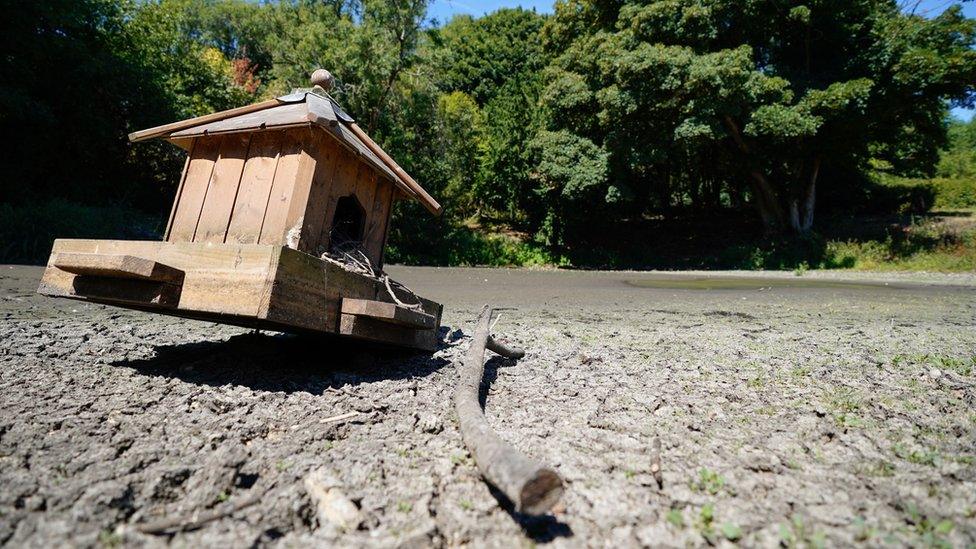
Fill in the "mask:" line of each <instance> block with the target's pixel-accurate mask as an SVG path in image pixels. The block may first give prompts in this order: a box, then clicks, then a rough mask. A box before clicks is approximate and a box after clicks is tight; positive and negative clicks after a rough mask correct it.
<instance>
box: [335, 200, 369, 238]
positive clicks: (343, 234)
mask: <svg viewBox="0 0 976 549" xmlns="http://www.w3.org/2000/svg"><path fill="white" fill-rule="evenodd" d="M365 222H366V210H365V209H364V208H363V206H362V204H360V203H359V200H357V199H356V197H355V196H354V195H349V196H343V197H342V198H340V199H339V200H338V201H337V202H336V209H335V215H334V216H333V217H332V231H331V233H330V234H331V238H330V239H329V242H330V246H329V247H330V248H332V249H333V250H337V249H348V247H349V246H359V245H360V244H362V241H363V229H364V228H365V224H366V223H365Z"/></svg>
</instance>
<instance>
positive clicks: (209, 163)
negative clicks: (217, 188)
mask: <svg viewBox="0 0 976 549" xmlns="http://www.w3.org/2000/svg"><path fill="white" fill-rule="evenodd" d="M220 141H221V138H219V137H208V138H200V139H199V140H197V143H196V145H195V146H194V148H193V154H192V155H191V157H190V163H189V165H187V169H186V177H184V178H183V181H184V183H183V191H182V192H181V193H180V199H179V200H180V202H179V204H177V206H176V213H175V214H174V215H173V224H172V226H171V228H170V232H169V238H168V240H169V241H170V242H192V241H193V234H194V233H195V232H196V230H197V221H199V220H200V210H201V209H202V208H203V199H204V198H205V197H206V196H207V186H208V185H209V184H210V176H211V175H213V170H214V166H215V165H216V164H217V154H218V153H219V152H220Z"/></svg>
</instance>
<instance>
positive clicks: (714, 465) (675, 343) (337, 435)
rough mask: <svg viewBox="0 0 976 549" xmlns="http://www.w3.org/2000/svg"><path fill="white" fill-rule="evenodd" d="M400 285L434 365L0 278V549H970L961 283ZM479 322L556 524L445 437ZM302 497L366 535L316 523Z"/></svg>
mask: <svg viewBox="0 0 976 549" xmlns="http://www.w3.org/2000/svg"><path fill="white" fill-rule="evenodd" d="M391 270H392V274H393V275H394V277H395V278H398V279H400V280H403V281H404V282H406V283H407V285H408V286H412V287H414V288H415V289H416V290H418V292H420V293H422V294H424V295H426V296H429V297H431V298H433V299H435V300H438V301H440V302H443V303H445V304H446V307H445V314H444V324H445V328H444V329H443V330H442V334H441V335H442V338H443V344H442V345H441V346H440V348H439V350H438V351H437V352H436V353H435V354H434V355H432V356H417V355H413V356H409V355H408V356H403V355H396V354H389V353H379V354H378V353H372V352H369V351H366V350H362V349H356V348H341V349H336V348H335V347H334V345H332V344H323V343H322V342H318V341H306V340H302V339H298V338H293V337H283V336H279V335H274V334H267V333H251V332H249V331H247V330H244V329H239V328H233V327H226V326H216V325H213V324H208V323H201V322H194V321H187V320H180V319H172V318H166V317H161V316H151V315H146V314H142V313H137V312H131V311H124V310H120V309H113V308H108V307H102V306H96V305H89V304H84V303H77V302H70V301H56V300H51V299H47V298H43V297H40V296H37V295H35V294H34V293H33V292H34V289H35V288H36V283H37V278H38V277H39V275H40V270H39V269H38V268H31V267H0V544H9V545H15V546H38V547H42V546H44V547H46V546H53V545H64V544H68V545H78V546H97V545H103V546H115V545H135V546H143V545H145V546H162V545H166V544H168V543H173V544H176V545H179V546H199V545H201V544H205V545H222V546H227V545H233V546H248V545H283V546H307V545H309V544H317V545H330V544H335V545H341V546H350V545H354V546H360V545H366V546H397V545H417V546H428V545H434V546H442V545H447V546H454V545H463V544H468V543H470V544H473V545H476V546H499V547H501V546H504V547H510V546H513V545H516V546H517V545H531V544H540V543H550V544H552V545H554V546H587V545H600V546H611V545H612V546H639V545H655V546H660V545H663V546H688V545H692V546H700V545H705V544H716V545H728V544H735V543H739V544H743V545H749V546H756V545H759V546H777V545H781V544H782V545H787V546H792V545H804V544H812V545H818V544H820V545H829V546H836V545H849V544H852V543H864V544H867V545H880V544H894V545H929V546H943V545H944V546H956V547H963V546H968V545H971V544H974V543H976V329H974V321H976V281H974V280H973V278H974V277H972V276H957V277H950V276H938V275H921V276H918V275H891V276H889V277H888V278H887V279H884V280H882V279H878V278H876V277H873V276H870V275H868V276H859V277H856V278H857V279H856V280H855V281H854V282H855V283H853V284H851V283H847V282H845V281H844V279H848V278H852V277H853V276H854V275H847V274H841V275H837V274H825V273H807V274H806V275H805V276H803V277H794V276H792V275H791V274H780V275H761V276H758V277H757V276H755V275H735V276H731V277H729V276H724V277H723V276H719V277H717V278H716V275H706V274H702V273H697V274H648V273H599V272H554V271H518V270H491V269H421V268H394V269H391ZM485 302H491V303H492V304H493V305H495V306H497V307H517V308H518V310H517V311H504V312H503V313H502V315H501V319H500V320H499V321H498V323H497V325H496V326H495V333H496V334H497V335H499V336H501V337H502V338H503V339H508V340H509V341H511V342H514V343H517V344H519V345H521V346H523V347H525V348H526V350H527V351H528V354H527V356H526V357H525V358H524V359H522V360H520V361H518V362H511V361H507V360H502V359H498V358H495V359H492V360H490V361H489V363H488V365H487V374H488V375H487V381H488V382H489V386H488V389H487V395H486V397H487V398H486V402H487V405H486V413H487V416H488V419H489V421H490V422H491V423H492V425H493V426H494V427H495V429H496V430H498V431H499V432H500V433H501V434H502V436H504V437H505V438H506V439H507V440H509V441H510V442H512V443H513V444H514V445H515V446H516V447H518V448H519V449H521V450H523V451H525V452H526V453H527V454H529V455H531V456H533V457H535V458H538V459H540V460H541V461H542V462H544V463H548V464H550V465H552V466H553V467H554V468H555V469H556V470H557V471H558V472H559V474H560V475H562V476H563V478H564V479H565V480H566V482H567V489H566V493H565V495H564V497H563V500H562V502H561V504H560V505H559V506H557V508H556V512H555V513H554V514H553V515H551V516H547V517H543V518H529V517H524V516H519V515H517V514H513V513H512V512H511V510H505V508H504V507H500V506H499V503H498V500H496V497H495V495H493V494H492V492H491V491H490V490H489V489H488V488H487V487H486V486H485V484H484V483H483V482H482V481H481V479H480V477H479V475H478V470H477V468H476V466H475V465H474V463H473V462H472V461H471V459H470V457H469V456H468V454H467V452H466V451H465V449H464V445H463V443H462V441H461V438H460V435H459V432H458V426H457V420H456V418H455V417H454V416H453V408H452V402H451V395H452V392H453V388H454V384H455V379H456V378H455V376H456V367H457V364H458V363H459V360H460V358H461V357H462V355H463V353H464V351H465V349H466V347H467V342H468V338H469V336H470V333H469V331H470V330H471V327H472V325H473V321H474V319H475V317H476V316H477V313H478V311H479V310H480V308H481V305H482V304H483V303H485ZM336 418H339V419H336ZM655 441H660V447H661V467H662V473H663V476H662V484H661V485H660V486H659V485H658V483H657V482H656V480H655V479H654V476H653V474H652V472H651V463H652V453H653V452H652V450H653V447H654V446H655ZM316 478H327V479H330V480H329V482H330V483H334V484H335V485H336V486H337V487H338V489H341V491H342V493H344V494H345V495H346V497H347V498H348V499H349V500H351V501H352V502H353V504H354V505H355V507H358V518H357V520H356V522H357V524H354V525H351V526H350V525H347V526H346V528H343V527H341V526H339V525H337V524H334V523H332V522H329V521H326V520H323V519H322V518H321V517H320V516H319V512H318V509H317V508H316V504H315V503H314V502H313V499H312V498H311V497H310V496H309V493H310V492H313V491H315V489H316V488H315V486H314V483H312V484H311V488H310V482H311V481H310V479H316ZM353 511H355V509H353ZM215 512H216V513H217V514H223V515H225V516H220V517H217V518H213V517H212V515H213V513H215ZM208 513H211V517H210V518H213V519H212V520H206V521H200V522H201V524H199V527H198V528H196V529H193V530H190V531H185V532H173V531H168V532H163V533H156V534H150V533H143V532H140V525H143V526H144V525H146V524H148V523H153V522H156V521H159V520H161V519H165V518H174V517H175V518H177V519H182V518H185V520H184V521H182V522H183V523H186V522H188V521H191V520H194V519H200V518H201V517H206V515H207V514H208ZM178 522H179V521H178Z"/></svg>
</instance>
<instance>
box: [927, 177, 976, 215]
mask: <svg viewBox="0 0 976 549" xmlns="http://www.w3.org/2000/svg"><path fill="white" fill-rule="evenodd" d="M930 181H931V184H932V186H933V187H934V188H935V207H936V208H976V179H962V178H960V179H932V180H930Z"/></svg>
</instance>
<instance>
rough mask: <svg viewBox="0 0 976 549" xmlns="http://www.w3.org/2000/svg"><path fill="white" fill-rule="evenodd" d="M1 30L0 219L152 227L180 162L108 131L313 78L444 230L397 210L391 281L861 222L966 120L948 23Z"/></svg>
mask: <svg viewBox="0 0 976 549" xmlns="http://www.w3.org/2000/svg"><path fill="white" fill-rule="evenodd" d="M8 15H9V17H7V18H6V19H5V20H4V22H3V23H2V25H3V31H4V32H3V33H2V36H0V43H2V45H3V49H4V52H5V54H4V56H2V57H0V127H2V129H3V131H4V132H5V133H6V134H7V135H17V136H18V139H17V140H15V141H14V143H13V144H12V145H11V146H9V147H7V148H5V150H4V153H3V154H4V155H5V156H4V160H6V162H5V163H6V165H7V166H8V167H9V172H8V173H9V175H8V177H6V178H4V179H3V180H2V181H0V191H2V198H0V200H2V201H4V202H18V201H20V202H23V201H31V200H41V199H43V198H44V197H53V196H57V197H62V198H68V199H72V200H77V201H80V202H83V203H120V202H122V203H128V204H131V205H134V206H137V207H139V208H142V209H144V210H147V211H164V210H165V209H166V208H167V207H168V204H169V202H170V198H171V194H172V192H173V189H174V188H175V180H176V177H177V176H178V173H179V166H180V163H181V161H182V160H181V152H180V151H179V150H177V149H175V148H174V147H171V146H169V145H167V144H165V143H152V144H138V145H134V146H133V145H130V144H128V143H127V141H126V137H125V136H126V134H127V133H128V132H131V131H134V130H137V129H142V128H145V127H149V126H153V125H157V124H163V123H167V122H172V121H174V120H179V119H183V118H188V117H191V116H195V115H200V114H204V113H208V112H212V111H216V110H222V109H226V108H230V107H235V106H239V105H242V104H246V103H249V102H253V101H257V100H260V99H263V98H266V97H270V96H273V95H277V94H282V93H287V92H288V91H289V90H290V89H291V88H294V87H300V86H306V85H307V80H308V75H309V73H310V72H311V71H312V70H313V69H315V68H317V67H325V68H328V69H329V70H331V71H332V72H333V73H334V74H335V75H336V76H337V84H338V85H337V87H336V89H335V91H334V94H335V95H336V96H337V99H338V100H339V101H340V102H341V103H342V104H343V105H344V106H345V108H346V109H347V110H348V111H349V112H351V113H352V114H353V115H354V116H356V117H357V119H358V120H359V121H360V123H361V124H362V125H363V126H364V127H365V128H366V129H367V131H369V132H370V133H371V134H372V135H374V136H375V137H376V139H377V140H378V141H379V142H380V143H381V144H382V145H383V146H384V148H386V149H387V150H388V151H389V152H390V153H391V154H392V155H393V156H394V157H395V158H397V160H398V161H399V162H400V163H401V164H402V165H403V167H404V168H405V169H407V170H408V171H409V172H410V173H412V174H413V175H414V176H415V177H416V178H417V179H418V180H419V181H421V183H422V184H424V185H425V187H427V188H428V189H429V190H430V191H431V192H432V193H433V194H435V195H436V196H438V197H439V198H441V199H442V202H443V203H444V204H445V205H446V206H447V215H446V216H445V217H444V218H443V219H430V218H429V217H427V216H425V215H423V214H421V213H420V211H419V209H418V208H416V206H414V205H410V204H404V205H402V206H401V207H399V208H398V209H397V211H396V215H397V220H396V221H395V225H394V232H393V233H392V235H391V244H392V245H393V247H394V249H395V250H396V251H397V253H399V254H400V255H399V256H398V257H401V258H423V257H424V253H426V252H425V251H426V250H430V249H436V248H437V247H439V246H445V245H447V244H446V243H445V239H447V238H451V235H457V234H459V232H458V231H462V230H468V229H466V228H470V227H478V226H485V225H494V226H502V227H503V228H504V229H505V230H508V229H511V230H514V231H517V232H519V233H521V234H523V235H528V236H529V237H532V238H534V239H535V240H536V241H537V242H538V243H539V244H540V245H544V246H550V247H553V248H562V247H567V246H568V247H573V246H577V247H579V246H584V245H585V243H586V242H587V239H588V235H592V234H594V233H598V232H600V231H601V229H603V228H606V227H607V226H609V225H611V224H618V225H619V224H620V223H626V222H629V221H639V220H641V219H646V218H648V217H649V216H654V215H659V214H662V213H664V214H669V213H670V212H677V211H700V212H705V211H718V210H723V211H729V212H739V211H740V210H742V209H743V208H744V207H745V206H746V205H751V206H752V207H754V208H755V210H756V211H757V212H758V215H759V216H760V217H761V219H762V220H763V222H764V225H765V228H766V230H767V231H768V232H776V231H784V230H787V231H789V230H792V231H795V232H801V233H803V232H807V231H810V230H811V229H812V227H813V223H814V220H815V218H814V215H813V214H814V211H815V205H816V204H817V202H818V197H820V198H821V199H822V200H820V202H821V203H822V204H830V205H831V207H836V205H837V204H839V203H841V202H842V200H841V199H840V198H839V197H844V198H843V199H844V200H847V201H848V202H850V201H852V200H853V201H855V202H856V201H857V200H862V201H863V200H865V198H864V197H866V196H869V194H866V193H863V192H860V190H861V189H862V188H863V187H864V185H866V184H867V183H865V181H866V180H867V179H866V178H865V177H864V174H865V173H867V172H869V171H871V170H882V171H885V172H887V173H891V174H897V175H905V176H913V177H918V176H930V175H933V174H935V173H938V174H940V175H944V176H946V175H951V176H957V175H958V176H967V177H971V176H972V174H973V164H972V154H971V153H972V150H973V140H972V139H971V137H972V135H971V134H972V131H971V130H972V124H969V125H961V124H949V123H948V122H947V120H948V118H947V112H948V108H949V107H950V106H973V103H974V100H976V89H974V86H976V50H974V45H976V22H974V20H972V19H967V18H966V17H964V16H963V14H962V11H961V10H960V9H959V7H958V6H955V7H951V8H949V9H947V10H946V11H945V12H944V13H943V14H941V15H939V16H938V17H934V18H925V17H921V16H918V15H914V14H911V13H906V12H905V11H904V10H902V9H900V8H899V6H898V4H897V3H896V2H895V1H894V0H809V1H806V2H797V1H793V0H560V1H558V2H556V4H555V7H554V13H553V14H552V15H540V14H538V13H535V12H533V11H528V10H523V9H502V10H498V11H496V12H494V13H491V14H488V15H485V16H483V17H477V18H473V17H469V16H457V17H454V18H453V19H451V20H450V21H447V22H444V23H443V24H441V22H435V21H431V20H429V19H428V17H427V0H319V1H306V0H280V1H270V2H260V3H258V2H250V1H246V0H147V1H136V0H77V1H75V0H72V1H67V0H52V1H50V2H35V3H28V4H24V5H22V6H20V7H19V8H18V9H16V10H10V13H9V14H8ZM949 136H952V143H953V144H952V145H949V143H950V142H949V141H948V137H949ZM960 144H962V145H960ZM947 147H948V150H949V152H943V149H946V148H947ZM54 157H56V158H57V161H51V159H52V158H54ZM940 158H941V160H940ZM851 197H855V198H851ZM858 197H859V198H858ZM743 215H755V214H743Z"/></svg>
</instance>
